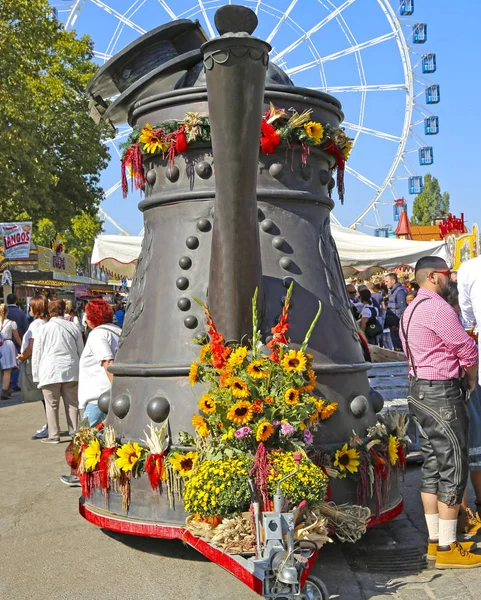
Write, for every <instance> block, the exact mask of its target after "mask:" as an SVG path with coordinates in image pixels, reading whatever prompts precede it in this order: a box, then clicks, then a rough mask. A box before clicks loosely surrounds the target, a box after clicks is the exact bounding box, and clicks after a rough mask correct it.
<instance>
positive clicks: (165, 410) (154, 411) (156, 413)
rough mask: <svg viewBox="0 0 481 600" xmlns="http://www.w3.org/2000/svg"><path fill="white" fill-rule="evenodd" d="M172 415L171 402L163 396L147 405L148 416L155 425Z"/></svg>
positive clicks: (157, 397)
mask: <svg viewBox="0 0 481 600" xmlns="http://www.w3.org/2000/svg"><path fill="white" fill-rule="evenodd" d="M169 413H170V402H169V401H168V400H167V398H164V397H163V396H156V397H155V398H152V399H151V400H149V403H148V404H147V414H148V415H149V418H150V419H152V421H154V423H162V422H163V421H165V419H167V417H168V416H169Z"/></svg>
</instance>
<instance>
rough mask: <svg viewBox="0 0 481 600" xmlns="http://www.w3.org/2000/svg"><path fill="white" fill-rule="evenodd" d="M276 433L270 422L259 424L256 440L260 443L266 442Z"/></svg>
mask: <svg viewBox="0 0 481 600" xmlns="http://www.w3.org/2000/svg"><path fill="white" fill-rule="evenodd" d="M273 433H274V426H273V425H272V423H269V421H262V422H261V423H259V425H258V426H257V429H256V440H257V441H258V442H265V441H266V440H268V439H269V438H270V437H271V435H272V434H273Z"/></svg>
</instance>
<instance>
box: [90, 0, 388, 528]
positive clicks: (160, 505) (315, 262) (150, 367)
mask: <svg viewBox="0 0 481 600" xmlns="http://www.w3.org/2000/svg"><path fill="white" fill-rule="evenodd" d="M256 25H257V18H256V16H255V14H254V13H253V12H252V11H250V10H249V9H246V8H244V7H236V6H226V7H224V8H222V9H220V10H219V11H218V12H217V14H216V26H217V28H218V30H219V32H220V34H221V37H219V38H215V39H213V40H211V41H207V36H206V35H205V33H204V32H203V30H202V29H201V27H200V26H199V24H198V23H197V22H195V23H193V22H191V21H187V20H179V21H176V22H174V23H169V24H167V25H164V26H162V27H159V28H157V29H155V30H153V31H151V32H149V33H147V34H146V35H144V36H142V37H141V38H140V39H138V40H136V41H135V42H133V43H132V44H131V45H130V46H128V47H127V48H125V49H124V50H123V51H121V52H120V53H119V54H118V55H116V56H115V57H113V58H112V59H111V60H110V61H109V62H108V63H106V64H105V65H104V66H103V67H102V68H101V69H100V70H99V72H98V73H97V74H96V76H95V77H94V78H93V79H92V81H91V82H90V84H89V88H88V92H89V94H90V96H91V98H92V110H93V112H94V113H95V114H96V116H97V117H98V118H103V119H104V120H106V121H108V122H111V123H113V124H117V123H122V122H125V121H128V122H129V123H130V124H131V125H132V126H140V127H144V126H145V125H146V124H147V123H151V124H152V123H156V122H160V121H166V120H168V119H178V120H181V119H183V118H184V116H185V114H186V113H187V112H197V113H199V114H200V115H208V116H209V118H210V123H211V135H212V147H211V146H210V145H208V144H204V145H201V146H199V145H196V146H195V148H189V149H188V150H187V151H185V152H184V153H182V154H179V155H177V156H175V158H173V162H172V161H169V160H168V159H167V158H166V159H162V157H159V156H155V157H152V158H150V157H149V158H145V159H144V170H145V173H146V183H145V189H144V192H145V197H144V199H143V200H142V201H141V202H140V205H139V208H140V210H141V211H143V213H144V220H145V229H144V232H145V233H144V239H143V244H142V251H141V254H140V257H139V261H138V264H137V270H136V273H135V278H134V280H133V284H132V289H131V294H130V299H129V305H128V308H127V313H126V317H125V324H124V328H123V332H122V338H121V343H120V346H119V350H118V354H117V359H116V362H115V364H114V365H113V367H112V368H111V370H112V372H113V373H114V375H115V376H114V382H113V386H112V394H111V401H110V406H109V411H108V423H109V424H112V425H113V426H114V427H115V430H116V432H118V433H119V434H120V435H121V436H122V439H123V440H132V441H134V440H139V439H141V438H142V437H143V432H144V430H146V428H147V425H148V424H149V423H150V422H154V423H161V422H163V421H165V419H166V418H168V419H169V426H170V433H171V437H172V438H173V439H174V440H176V437H177V433H178V432H179V431H180V430H187V431H192V426H191V417H192V414H193V413H195V412H196V406H197V395H196V394H195V393H194V392H193V391H192V388H191V387H190V385H189V382H188V378H187V375H188V371H189V364H190V363H191V362H192V360H194V359H195V357H196V352H197V347H196V346H195V345H194V344H192V341H191V340H192V338H193V337H196V338H199V339H202V338H205V336H206V333H205V330H204V318H203V313H202V310H201V308H200V307H199V306H198V305H197V304H196V303H195V302H194V301H193V297H198V298H200V299H202V300H204V301H206V302H207V303H208V304H209V306H210V308H211V311H212V314H213V317H214V320H215V321H216V324H217V327H218V329H219V331H221V332H222V333H223V334H224V336H225V338H226V339H227V340H229V341H238V342H239V341H241V340H242V339H243V338H244V337H245V336H246V335H247V334H248V333H249V332H250V330H251V316H250V302H251V298H252V295H253V293H254V290H255V288H256V287H258V288H259V290H260V296H259V297H260V307H261V329H262V332H263V335H264V339H267V338H268V336H269V335H270V329H271V327H272V326H273V325H275V323H276V320H277V319H278V317H279V315H280V312H281V308H282V304H283V300H284V295H285V293H286V289H287V288H288V287H289V284H290V283H291V281H294V282H295V286H294V292H293V297H292V304H291V313H290V322H291V328H290V330H289V333H290V337H291V340H292V342H294V343H297V344H300V343H301V342H302V340H303V337H304V334H305V332H306V330H307V328H308V326H309V324H310V321H311V319H312V318H313V316H314V315H315V313H316V311H317V308H318V301H319V300H321V302H322V306H323V308H322V315H321V318H320V320H319V322H318V324H317V326H316V328H315V330H314V333H313V335H312V337H311V339H310V343H309V348H310V352H312V354H313V356H314V370H315V372H316V374H317V377H318V382H319V383H318V392H319V394H321V395H322V396H323V397H325V398H327V399H329V400H335V401H337V402H339V409H338V411H337V412H336V413H335V415H334V416H333V417H332V418H331V419H330V420H329V424H328V425H326V424H321V426H320V427H319V429H318V431H317V433H316V437H315V444H316V445H318V446H322V447H324V448H328V447H329V446H332V445H335V444H339V443H340V442H344V441H347V440H348V439H349V437H350V436H351V434H352V431H353V430H355V431H356V432H357V433H358V434H359V435H360V436H363V435H365V432H366V429H367V427H369V426H371V425H372V424H373V423H374V422H375V421H376V412H378V411H379V410H380V408H381V406H380V405H379V399H378V395H376V394H375V393H373V392H372V391H371V390H370V388H369V383H368V378H367V374H366V372H367V370H368V368H369V364H368V363H365V362H364V360H363V354H362V350H361V346H360V343H359V338H358V335H357V332H356V327H355V324H354V321H353V318H352V316H351V311H350V309H349V303H348V299H347V296H346V292H345V284H344V278H343V275H342V270H341V265H340V262H339V257H338V254H337V250H336V247H335V243H334V240H333V238H332V236H331V231H330V217H329V214H330V211H331V210H332V208H333V201H332V200H331V199H330V191H331V190H332V188H333V187H334V180H333V178H332V175H331V173H332V171H333V169H334V167H335V159H334V157H333V156H332V155H330V154H327V153H326V152H323V151H322V150H320V149H317V148H315V147H313V148H311V152H310V156H309V158H308V161H307V164H306V165H305V164H304V163H303V157H302V156H301V152H300V151H299V150H297V151H292V152H289V153H288V154H287V153H286V149H285V148H282V149H281V148H277V150H276V151H275V152H274V154H272V155H268V154H261V155H259V136H260V123H261V118H262V114H263V113H264V112H265V111H266V110H268V109H269V103H270V102H272V103H274V104H275V105H276V106H277V107H279V108H284V109H286V110H289V109H291V108H293V109H295V110H297V111H298V112H299V113H301V112H302V111H303V110H305V109H306V108H308V109H312V119H313V120H314V121H318V122H321V123H323V124H327V123H329V124H330V125H331V126H333V127H337V126H339V124H340V123H341V121H342V119H343V114H342V112H341V105H340V103H339V102H338V101H337V100H336V99H335V98H333V97H332V96H329V95H327V94H324V93H321V92H317V91H313V90H310V89H305V88H298V87H294V86H293V84H292V82H291V81H290V80H289V78H288V77H287V76H286V75H285V73H283V72H282V71H281V70H280V69H279V68H278V67H276V66H275V65H273V64H269V51H270V46H269V44H267V43H266V42H264V41H262V40H259V39H257V38H255V37H252V36H251V35H250V34H252V32H253V31H254V29H255V27H256ZM112 96H117V98H116V99H115V100H114V101H113V102H112V103H111V104H108V103H107V102H106V99H107V98H109V97H112ZM171 158H172V157H171ZM332 489H333V499H334V500H336V501H338V502H352V503H355V501H356V493H355V484H354V483H353V482H352V481H349V480H339V481H334V482H333V484H332ZM89 502H90V503H92V504H93V505H95V506H96V507H98V509H103V510H105V498H104V494H103V493H98V492H95V493H94V495H93V497H92V499H91V500H89ZM399 503H400V497H399V492H398V488H397V485H396V484H395V483H393V485H392V488H391V490H390V492H389V497H388V498H386V502H385V506H384V507H383V510H387V509H390V508H392V507H394V506H396V505H398V504H399ZM108 511H109V513H111V514H112V513H113V514H116V515H120V516H123V517H124V518H125V517H128V518H132V519H142V520H143V521H147V522H149V521H155V522H163V523H169V522H171V523H183V522H184V519H185V513H184V512H183V509H182V507H181V506H178V505H177V506H176V508H175V509H172V508H170V507H169V503H168V500H167V498H166V497H165V495H162V494H159V493H158V492H153V491H152V490H151V488H150V485H149V481H148V479H147V478H146V477H143V478H139V479H132V483H131V498H130V508H129V510H128V515H127V514H126V512H125V511H123V510H122V499H121V497H120V494H118V493H115V492H109V495H108Z"/></svg>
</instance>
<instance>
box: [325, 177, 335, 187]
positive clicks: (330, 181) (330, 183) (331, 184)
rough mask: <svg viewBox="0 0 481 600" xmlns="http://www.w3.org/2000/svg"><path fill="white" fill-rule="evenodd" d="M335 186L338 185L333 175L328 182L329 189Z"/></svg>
mask: <svg viewBox="0 0 481 600" xmlns="http://www.w3.org/2000/svg"><path fill="white" fill-rule="evenodd" d="M335 186H336V182H335V180H334V177H331V179H329V183H328V184H327V189H328V190H332V189H334V187H335Z"/></svg>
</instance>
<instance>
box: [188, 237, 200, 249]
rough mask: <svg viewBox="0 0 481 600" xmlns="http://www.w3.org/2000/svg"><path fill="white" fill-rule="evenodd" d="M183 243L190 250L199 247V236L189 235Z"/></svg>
mask: <svg viewBox="0 0 481 600" xmlns="http://www.w3.org/2000/svg"><path fill="white" fill-rule="evenodd" d="M185 245H186V246H187V248H189V249H190V250H195V249H196V248H198V247H199V238H197V237H195V235H191V236H190V237H188V238H187V239H186V240H185Z"/></svg>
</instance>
